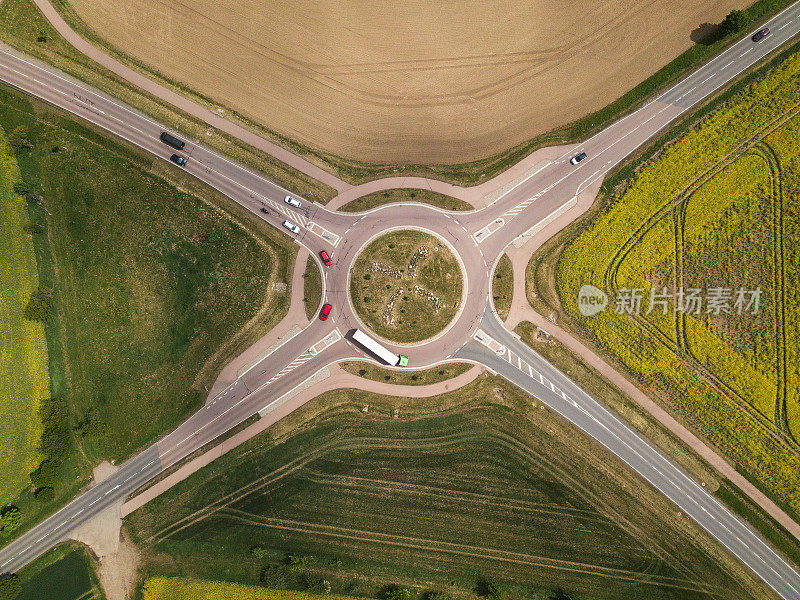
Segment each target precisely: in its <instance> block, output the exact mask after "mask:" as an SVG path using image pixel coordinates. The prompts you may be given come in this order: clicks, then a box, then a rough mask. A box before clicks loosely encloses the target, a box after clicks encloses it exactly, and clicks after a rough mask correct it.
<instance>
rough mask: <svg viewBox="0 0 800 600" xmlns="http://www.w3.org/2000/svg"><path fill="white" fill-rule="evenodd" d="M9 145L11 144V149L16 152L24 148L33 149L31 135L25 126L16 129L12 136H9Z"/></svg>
mask: <svg viewBox="0 0 800 600" xmlns="http://www.w3.org/2000/svg"><path fill="white" fill-rule="evenodd" d="M8 143H9V144H11V147H12V148H13V149H14V150H15V151H16V152H19V151H20V150H21V149H22V148H33V142H31V139H30V133H29V132H28V128H27V127H25V125H19V126H18V127H15V128H14V130H13V131H12V132H11V135H9V136H8Z"/></svg>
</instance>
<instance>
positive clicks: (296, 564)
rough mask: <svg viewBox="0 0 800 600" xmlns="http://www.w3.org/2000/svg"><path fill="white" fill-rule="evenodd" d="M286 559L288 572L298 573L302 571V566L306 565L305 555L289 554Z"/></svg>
mask: <svg viewBox="0 0 800 600" xmlns="http://www.w3.org/2000/svg"><path fill="white" fill-rule="evenodd" d="M286 559H287V562H288V564H289V573H291V574H292V575H300V573H302V572H303V568H304V567H305V566H306V557H305V556H303V555H302V554H289V555H288V556H287V557H286Z"/></svg>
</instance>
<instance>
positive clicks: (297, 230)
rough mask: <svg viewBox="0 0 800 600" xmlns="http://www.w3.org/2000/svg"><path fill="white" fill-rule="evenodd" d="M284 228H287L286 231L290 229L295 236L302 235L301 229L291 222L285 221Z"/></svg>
mask: <svg viewBox="0 0 800 600" xmlns="http://www.w3.org/2000/svg"><path fill="white" fill-rule="evenodd" d="M283 226H284V227H286V229H288V230H289V231H291V232H292V233H295V234H297V233H300V228H299V227H298V226H297V225H295V224H294V223H292V222H291V221H284V222H283Z"/></svg>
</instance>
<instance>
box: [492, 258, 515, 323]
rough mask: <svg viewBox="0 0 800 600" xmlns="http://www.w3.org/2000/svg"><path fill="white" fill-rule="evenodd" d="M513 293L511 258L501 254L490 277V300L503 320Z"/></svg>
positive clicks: (506, 316) (506, 314)
mask: <svg viewBox="0 0 800 600" xmlns="http://www.w3.org/2000/svg"><path fill="white" fill-rule="evenodd" d="M513 295H514V272H513V270H512V269H511V259H510V258H508V254H503V256H501V257H500V261H499V262H498V263H497V267H496V268H495V270H494V278H493V279H492V300H493V301H494V307H495V310H497V314H498V315H500V318H501V319H502V320H503V321H505V320H506V319H507V318H508V311H509V310H511V299H512V296H513Z"/></svg>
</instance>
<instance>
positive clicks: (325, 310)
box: [319, 304, 333, 321]
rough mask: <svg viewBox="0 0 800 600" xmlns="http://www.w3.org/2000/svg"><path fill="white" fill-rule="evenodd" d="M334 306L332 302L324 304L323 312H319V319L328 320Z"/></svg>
mask: <svg viewBox="0 0 800 600" xmlns="http://www.w3.org/2000/svg"><path fill="white" fill-rule="evenodd" d="M332 308H333V307H332V306H331V305H330V304H326V305H325V306H323V307H322V312H321V313H319V320H320V321H327V320H328V315H329V314H331V309H332Z"/></svg>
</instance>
